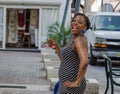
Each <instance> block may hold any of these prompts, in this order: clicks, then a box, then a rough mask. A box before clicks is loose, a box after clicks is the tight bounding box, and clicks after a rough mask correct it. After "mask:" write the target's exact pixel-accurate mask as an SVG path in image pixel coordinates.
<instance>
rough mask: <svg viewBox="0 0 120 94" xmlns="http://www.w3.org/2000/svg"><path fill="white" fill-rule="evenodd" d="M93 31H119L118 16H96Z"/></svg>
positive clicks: (119, 22)
mask: <svg viewBox="0 0 120 94" xmlns="http://www.w3.org/2000/svg"><path fill="white" fill-rule="evenodd" d="M95 30H108V31H120V16H110V15H108V16H103V15H101V16H96V18H95Z"/></svg>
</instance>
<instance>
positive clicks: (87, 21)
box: [72, 13, 90, 30]
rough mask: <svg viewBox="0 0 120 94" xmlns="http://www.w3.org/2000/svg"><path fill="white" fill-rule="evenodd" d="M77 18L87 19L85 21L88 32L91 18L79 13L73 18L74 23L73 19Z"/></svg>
mask: <svg viewBox="0 0 120 94" xmlns="http://www.w3.org/2000/svg"><path fill="white" fill-rule="evenodd" d="M76 16H83V17H84V18H85V20H86V25H87V29H86V30H88V29H89V28H90V20H89V18H88V17H87V16H86V15H85V14H83V13H77V14H75V15H74V17H73V18H72V21H73V19H74V18H75V17H76Z"/></svg>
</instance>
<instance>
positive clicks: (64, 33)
mask: <svg viewBox="0 0 120 94" xmlns="http://www.w3.org/2000/svg"><path fill="white" fill-rule="evenodd" d="M70 32H71V28H70V27H67V28H65V26H64V24H61V25H60V24H59V23H58V22H55V23H53V24H51V25H50V26H49V27H48V37H49V38H51V39H53V40H55V41H57V43H58V44H59V46H60V47H63V46H65V45H66V44H67V43H68V42H69V39H70Z"/></svg>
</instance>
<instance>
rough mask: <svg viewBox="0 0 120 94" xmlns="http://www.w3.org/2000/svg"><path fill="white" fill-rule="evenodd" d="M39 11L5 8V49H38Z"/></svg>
mask: <svg viewBox="0 0 120 94" xmlns="http://www.w3.org/2000/svg"><path fill="white" fill-rule="evenodd" d="M38 27H39V9H30V8H29V9H28V8H27V9H21V8H18V9H16V8H7V10H6V43H5V44H6V48H38V47H37V43H38V42H36V41H38V38H37V35H38V30H39V28H38Z"/></svg>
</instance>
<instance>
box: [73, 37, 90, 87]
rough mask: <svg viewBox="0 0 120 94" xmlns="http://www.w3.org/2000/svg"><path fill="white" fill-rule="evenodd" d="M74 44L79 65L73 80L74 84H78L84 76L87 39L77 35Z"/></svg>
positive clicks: (86, 62) (86, 63)
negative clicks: (75, 77)
mask: <svg viewBox="0 0 120 94" xmlns="http://www.w3.org/2000/svg"><path fill="white" fill-rule="evenodd" d="M74 45H75V48H76V50H77V53H78V56H79V59H80V65H79V72H78V76H77V79H76V81H75V84H76V85H79V84H80V83H81V81H82V80H83V78H84V77H85V73H86V70H87V66H88V63H89V62H88V49H87V41H86V39H85V38H84V37H77V38H76V39H75V40H74Z"/></svg>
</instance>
